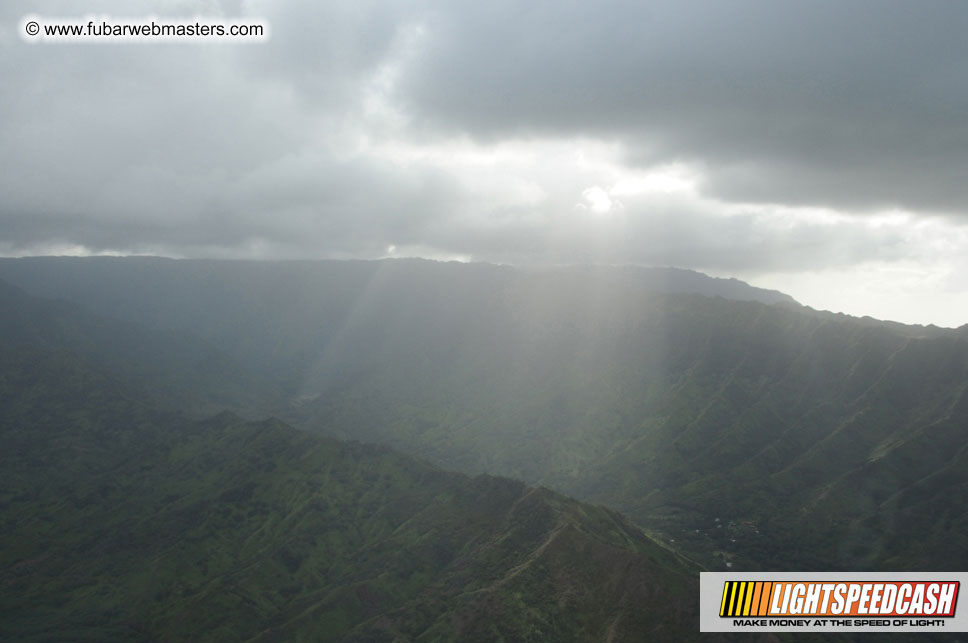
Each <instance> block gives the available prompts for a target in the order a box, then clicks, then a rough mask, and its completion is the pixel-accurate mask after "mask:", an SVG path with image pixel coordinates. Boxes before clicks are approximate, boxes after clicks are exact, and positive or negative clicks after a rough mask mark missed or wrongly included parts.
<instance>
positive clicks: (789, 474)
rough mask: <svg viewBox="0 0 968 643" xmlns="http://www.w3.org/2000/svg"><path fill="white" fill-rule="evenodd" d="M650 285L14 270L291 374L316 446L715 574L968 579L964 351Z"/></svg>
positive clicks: (320, 269)
mask: <svg viewBox="0 0 968 643" xmlns="http://www.w3.org/2000/svg"><path fill="white" fill-rule="evenodd" d="M646 274H647V272H638V271H637V270H636V269H625V268H600V269H599V268H596V269H591V268H561V269H549V270H541V271H537V270H531V271H527V270H517V269H513V268H508V267H495V266H481V265H473V264H472V265H463V264H439V263H433V262H423V261H413V262H406V261H404V262H306V263H298V262H295V263H268V264H261V263H254V262H253V263H245V262H226V263H220V262H178V261H168V260H143V259H132V260H127V259H113V260H66V259H57V260H53V259H35V260H8V261H0V275H2V276H9V277H10V278H12V279H13V278H16V279H17V280H18V283H20V284H21V285H23V286H25V287H27V286H28V285H29V287H30V288H31V289H33V290H32V291H33V292H43V293H46V294H48V295H52V294H56V295H62V296H67V295H70V296H71V297H74V298H75V299H76V300H78V301H81V302H82V303H84V304H85V305H90V306H92V307H94V309H95V310H97V311H98V312H100V313H105V314H107V313H110V314H117V315H120V316H122V317H125V318H127V319H129V320H131V321H139V322H143V323H154V324H155V325H156V326H158V327H160V328H166V329H179V330H181V331H184V332H190V333H192V334H193V335H196V336H198V337H201V338H202V339H203V340H205V341H208V342H211V343H212V344H213V345H215V346H216V347H217V348H218V349H219V350H222V351H224V352H226V353H227V354H229V355H230V356H231V357H232V358H233V359H236V360H238V362H239V363H240V364H242V365H244V366H245V367H246V368H248V369H251V370H258V371H260V372H262V373H263V374H266V373H268V374H269V376H270V377H271V378H272V379H273V380H274V381H278V382H279V383H280V387H281V388H282V390H283V394H284V395H285V398H286V399H285V402H286V403H287V405H288V406H287V410H286V411H285V414H284V415H285V417H284V419H285V420H287V421H288V422H290V423H292V424H295V425H297V426H299V427H300V428H304V429H308V430H311V431H313V432H316V433H320V434H327V435H331V436H335V437H338V438H341V439H355V440H366V441H370V442H378V443H383V444H387V445H390V446H392V447H393V448H396V449H398V450H401V451H404V452H407V453H410V454H413V455H417V456H419V457H421V458H423V459H425V460H428V461H430V462H432V463H434V464H436V465H438V466H443V467H445V468H449V469H455V470H460V471H463V472H466V473H470V474H478V473H485V472H486V473H490V474H500V475H507V476H511V477H515V478H520V479H523V480H525V481H526V482H528V483H529V484H542V485H545V486H547V487H550V488H552V489H555V490H556V491H560V492H564V493H567V494H569V495H572V496H575V497H578V498H579V499H583V500H588V501H592V502H596V503H601V504H603V505H606V506H608V507H610V508H612V509H616V510H619V511H622V512H624V513H627V514H628V515H629V516H630V517H631V518H632V519H633V521H634V522H636V523H637V524H639V525H643V526H645V527H647V528H648V529H650V530H652V531H653V532H654V533H655V534H657V535H660V536H661V537H662V538H664V539H665V540H667V541H675V542H674V546H675V547H680V548H683V549H684V550H686V551H688V552H690V554H691V555H694V556H697V557H699V558H700V559H701V560H702V561H703V562H704V563H705V564H706V565H708V566H709V567H710V568H713V569H723V568H725V565H726V564H727V563H729V564H731V565H733V569H741V568H745V569H780V568H790V569H804V570H808V569H827V570H829V569H929V568H935V569H953V568H957V567H959V566H964V564H965V563H968V545H965V544H964V541H963V539H961V538H960V537H959V534H960V532H961V530H962V529H963V527H964V526H965V523H966V520H968V514H966V507H968V505H966V503H965V498H964V490H965V488H966V487H965V482H966V480H965V473H964V472H965V471H968V469H966V467H965V462H964V452H965V451H964V444H965V431H966V430H968V417H966V411H965V409H966V402H965V396H966V390H968V336H966V335H965V333H964V332H963V330H961V331H958V330H945V329H939V328H935V327H923V326H905V325H901V324H894V323H889V322H879V321H877V320H873V319H869V318H864V319H856V318H851V317H848V316H844V315H834V314H830V313H821V312H817V311H813V310H810V309H807V308H804V307H800V306H798V305H796V304H793V303H790V302H789V301H781V300H777V299H775V298H774V299H772V300H768V302H769V303H767V302H766V301H741V300H738V299H728V298H725V297H721V296H708V295H706V294H699V293H695V292H691V293H689V292H669V291H668V290H669V289H665V290H663V289H662V288H659V287H657V286H656V285H655V284H654V283H649V279H646V278H645V275H646ZM669 274H676V273H674V272H672V273H669ZM653 281H654V280H653ZM714 283H715V282H714ZM781 299H782V298H781Z"/></svg>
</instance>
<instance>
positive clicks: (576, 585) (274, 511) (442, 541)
mask: <svg viewBox="0 0 968 643" xmlns="http://www.w3.org/2000/svg"><path fill="white" fill-rule="evenodd" d="M0 410H2V412H0V443H2V444H3V446H4V448H3V449H2V450H0V515H2V516H3V520H2V521H0V569H2V570H3V571H2V572H0V615H2V616H0V637H2V638H4V639H6V640H21V641H28V640H66V639H69V640H97V641H107V640H192V639H195V638H199V639H205V640H245V639H249V640H307V639H312V640H334V641H335V640H354V641H360V640H367V641H381V640H386V641H390V640H520V641H526V640H536V641H537V640H558V641H568V640H575V641H579V640H592V639H594V640H604V639H605V638H609V639H610V640H616V641H619V640H641V639H642V638H643V637H650V636H657V637H660V638H665V639H671V638H682V637H684V638H694V637H695V634H696V632H695V622H696V606H695V602H696V601H695V595H696V591H697V581H696V577H695V571H696V569H697V568H696V567H694V566H693V565H691V564H690V563H687V562H686V561H684V560H683V559H681V558H680V557H678V556H677V555H675V554H673V553H672V552H670V551H669V550H667V549H665V548H663V547H660V546H659V545H657V544H656V543H654V542H653V541H651V540H650V539H648V538H647V537H645V536H644V535H643V534H642V533H641V532H640V531H638V530H637V529H635V528H634V527H633V526H632V525H631V524H630V523H628V522H627V521H626V520H625V519H624V518H622V517H621V516H619V515H618V514H615V513H614V512H611V511H609V510H607V509H604V508H602V507H594V506H589V505H583V504H580V503H578V502H576V501H574V500H570V499H568V498H565V497H563V496H560V495H558V494H555V493H553V492H551V491H549V490H547V489H544V488H540V487H539V488H536V487H528V486H526V485H524V484H523V483H520V482H516V481H513V480H508V479H505V478H497V477H493V476H477V477H474V478H470V477H467V476H463V475H460V474H455V473H447V472H444V471H441V470H439V469H436V468H434V467H431V466H429V465H426V464H423V463H421V462H418V461H416V460H414V459H412V458H409V457H406V456H403V455H401V454H398V453H395V452H393V451H390V450H388V449H387V448H384V447H377V446H366V445H361V444H357V443H345V442H339V441H336V440H332V439H327V438H322V437H316V436H311V435H308V434H306V433H303V432H299V431H296V430H295V429H292V428H290V427H288V426H286V425H284V424H282V423H281V422H279V421H276V420H266V421H261V422H248V421H244V420H242V419H241V418H239V417H238V416H236V415H234V414H231V413H228V412H226V413H222V414H220V415H218V416H215V417H213V418H210V419H208V420H204V421H193V420H189V419H186V418H185V417H184V416H181V415H175V414H171V413H169V412H167V411H160V410H155V409H154V408H153V407H152V405H151V404H149V403H147V402H146V401H145V400H144V399H143V398H142V397H141V396H140V394H139V392H138V391H136V390H134V389H132V388H131V387H128V386H127V385H126V384H125V383H123V382H121V381H119V380H117V379H115V378H113V377H112V376H111V375H110V374H108V373H105V372H104V371H103V370H102V369H100V368H99V367H97V365H95V364H92V363H91V362H89V361H88V360H85V359H84V358H82V357H79V356H77V355H75V354H72V353H69V352H66V351H63V350H46V349H36V348H24V347H18V348H0Z"/></svg>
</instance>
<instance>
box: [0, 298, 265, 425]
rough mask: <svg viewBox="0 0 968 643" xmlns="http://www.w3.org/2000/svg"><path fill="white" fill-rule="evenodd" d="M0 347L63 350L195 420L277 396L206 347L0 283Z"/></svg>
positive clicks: (253, 406)
mask: <svg viewBox="0 0 968 643" xmlns="http://www.w3.org/2000/svg"><path fill="white" fill-rule="evenodd" d="M0 310H2V311H3V314H2V315H0V346H7V347H18V346H33V347H38V348H45V349H62V350H65V351H69V352H74V353H77V354H79V355H83V356H85V357H87V358H89V359H91V360H94V361H96V362H98V363H100V364H103V365H105V366H106V367H107V368H108V369H109V370H111V371H112V372H114V373H115V374H116V375H118V376H119V377H121V378H123V379H125V380H126V381H128V382H129V383H130V384H131V385H132V386H136V387H139V388H140V389H141V390H142V391H143V392H144V393H145V394H147V395H149V396H150V397H151V398H152V399H154V400H155V402H157V403H160V404H162V405H164V406H166V407H168V408H170V409H178V410H183V411H188V412H190V413H194V414H196V415H205V414H210V413H213V412H216V411H220V410H223V409H225V408H233V409H236V410H238V411H239V412H242V413H246V414H247V413H250V412H253V411H254V410H255V409H258V410H259V411H264V410H265V409H266V408H268V407H270V406H271V404H272V403H273V402H272V401H273V400H276V399H278V398H279V397H280V394H281V392H280V391H281V390H280V389H279V387H278V386H277V385H276V384H275V383H274V382H272V381H271V380H269V379H267V378H264V377H261V376H259V374H258V373H255V372H249V371H247V370H246V369H245V368H243V367H242V366H241V365H240V364H239V363H238V362H237V361H236V360H234V359H233V358H232V357H230V356H229V355H227V354H226V353H224V352H223V351H220V350H218V349H216V348H215V347H214V346H212V345H211V344H210V343H209V342H206V341H203V340H201V339H198V338H197V337H195V336H193V335H191V334H189V333H186V332H182V331H170V330H169V331H159V330H153V329H149V328H145V327H143V326H139V325H138V324H134V323H131V322H121V321H117V320H115V319H112V318H109V317H105V316H102V315H97V314H94V313H92V312H89V311H88V310H86V309H85V308H83V307H82V306H80V305H78V304H76V303H72V302H68V301H62V300H48V299H40V298H36V297H31V296H29V295H28V294H27V293H25V292H24V291H22V290H20V289H19V288H16V287H14V286H11V285H10V284H8V283H5V282H3V281H0Z"/></svg>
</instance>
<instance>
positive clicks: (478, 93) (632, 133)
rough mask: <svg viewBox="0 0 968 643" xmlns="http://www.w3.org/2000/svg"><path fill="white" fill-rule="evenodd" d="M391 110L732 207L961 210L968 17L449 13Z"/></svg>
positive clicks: (618, 9)
mask: <svg viewBox="0 0 968 643" xmlns="http://www.w3.org/2000/svg"><path fill="white" fill-rule="evenodd" d="M432 15H433V19H432V20H430V21H429V23H428V24H429V26H428V34H429V35H428V36H427V38H426V41H425V43H424V47H423V49H422V52H421V58H420V59H419V61H418V63H417V64H415V65H412V66H411V67H410V68H409V69H408V72H409V73H408V74H407V75H406V77H405V78H403V79H402V80H401V83H400V91H399V98H400V100H402V101H404V102H405V104H407V105H408V108H409V109H410V110H411V111H412V113H413V114H415V117H416V119H417V120H418V121H419V122H420V123H422V124H423V126H424V127H425V128H427V129H428V130H434V129H438V128H445V129H446V131H448V132H455V131H456V132H470V133H472V134H473V135H475V136H477V137H479V138H480V139H481V140H492V139H494V138H504V137H520V136H533V135H542V136H546V135H550V136H558V135H566V136H574V135H584V136H591V137H603V138H606V139H609V140H614V141H618V142H621V143H623V144H624V145H625V146H626V147H627V150H628V160H629V161H630V162H634V163H642V164H646V165H651V164H655V163H657V162H660V161H666V162H668V161H673V160H679V161H687V162H691V163H694V164H697V165H702V166H703V167H705V168H706V174H707V183H706V186H705V189H706V190H707V191H708V192H709V193H710V194H712V195H715V196H719V197H722V198H727V199H730V200H742V201H758V202H777V203H798V204H809V205H818V206H819V205H822V206H828V207H845V208H849V209H852V210H878V209H883V208H885V207H894V208H905V209H910V210H913V211H921V210H930V211H940V212H949V213H956V214H962V213H964V212H965V211H966V202H968V180H966V178H968V176H966V175H965V171H966V170H965V169H964V168H966V167H968V164H966V162H968V129H966V128H965V127H964V119H963V114H964V113H966V110H968V66H966V65H965V63H964V61H965V60H966V56H968V44H966V41H965V39H964V37H963V35H964V30H965V28H966V27H968V10H966V8H965V7H964V5H962V4H960V3H932V4H931V5H930V7H925V6H924V5H922V4H912V3H910V2H898V1H892V0H888V1H876V2H875V1H870V0H867V1H860V2H851V3H843V2H833V1H830V0H824V1H820V2H801V3H776V2H767V1H762V0H755V1H754V0H740V1H738V2H737V1H729V2H727V1H713V2H691V1H686V2H679V1H677V2H671V1H670V2H649V3H640V2H625V1H609V2H604V3H596V4H594V5H591V4H587V3H552V2H549V3H535V2H524V1H521V2H514V1H508V2H501V3H446V4H445V5H443V6H438V7H436V10H435V11H434V12H433V14H432Z"/></svg>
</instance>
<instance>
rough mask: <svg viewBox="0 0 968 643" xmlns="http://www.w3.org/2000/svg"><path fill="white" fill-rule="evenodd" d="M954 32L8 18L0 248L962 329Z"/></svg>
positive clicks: (524, 3)
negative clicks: (659, 297)
mask: <svg viewBox="0 0 968 643" xmlns="http://www.w3.org/2000/svg"><path fill="white" fill-rule="evenodd" d="M28 15H34V16H39V17H41V18H43V19H45V20H47V19H54V18H69V19H74V20H76V19H79V18H82V17H86V16H95V17H101V16H109V17H111V18H112V19H136V18H144V17H147V16H152V15H154V16H159V17H162V18H164V17H168V18H181V19H187V18H191V17H193V16H203V17H214V18H222V19H247V18H248V19H253V20H259V21H263V22H264V23H265V24H267V25H268V26H269V37H268V38H267V39H266V40H265V41H262V42H248V43H223V42H211V41H207V42H193V43H157V42H155V43H131V42H101V43H98V44H92V43H56V44H55V43H45V42H30V41H28V40H27V39H25V38H23V37H22V34H21V32H22V29H23V25H22V23H23V20H24V18H25V16H28ZM966 33H968V3H965V2H961V1H958V0H944V1H942V0H924V1H922V2H911V1H909V0H905V1H903V2H898V1H894V0H869V1H868V0H848V1H845V0H815V1H811V2H785V1H777V0H756V1H751V0H728V1H726V0H723V1H717V0H704V1H702V2H696V1H692V0H668V1H667V0H651V1H649V2H641V1H630V2H622V1H611V0H604V1H598V2H594V3H593V2H578V1H575V0H492V1H490V2H480V1H475V2H465V1H461V0H439V1H435V0H414V1H412V2H404V1H384V2H375V1H372V0H353V1H346V2H334V1H331V2H322V3H320V2H310V1H308V0H305V1H296V0H271V1H270V0H251V1H250V0H224V1H218V0H205V1H188V0H186V1H155V2H138V1H136V0H119V1H100V0H70V1H56V0H50V1H47V2H43V3H38V2H31V3H28V2H19V1H18V0H14V1H12V2H4V3H3V4H2V5H0V256H23V255H47V254H70V255H87V254H150V255H162V256H170V257H210V258H229V257H231V258H253V259H287V258H300V259H305V258H349V257H360V258H381V257H408V256H420V257H427V258H433V259H441V260H461V261H487V262H494V263H507V264H515V265H557V264H574V263H595V264H639V265H669V266H678V267H682V268H691V269H694V270H699V271H702V272H705V273H707V274H711V275H715V276H731V277H737V278H740V279H744V280H746V281H748V282H750V283H752V284H754V285H757V286H762V287H766V288H774V289H778V290H782V291H783V292H786V293H788V294H790V295H792V296H793V297H795V298H796V299H797V300H798V301H800V302H801V303H803V304H805V305H808V306H812V307H814V308H817V309H824V310H833V311H836V312H846V313H848V314H852V315H858V316H862V315H870V316H873V317H877V318H882V319H893V320H897V321H903V322H908V323H922V324H928V323H934V324H937V325H940V326H960V325H962V324H965V323H968V38H966V37H965V34H966Z"/></svg>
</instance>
